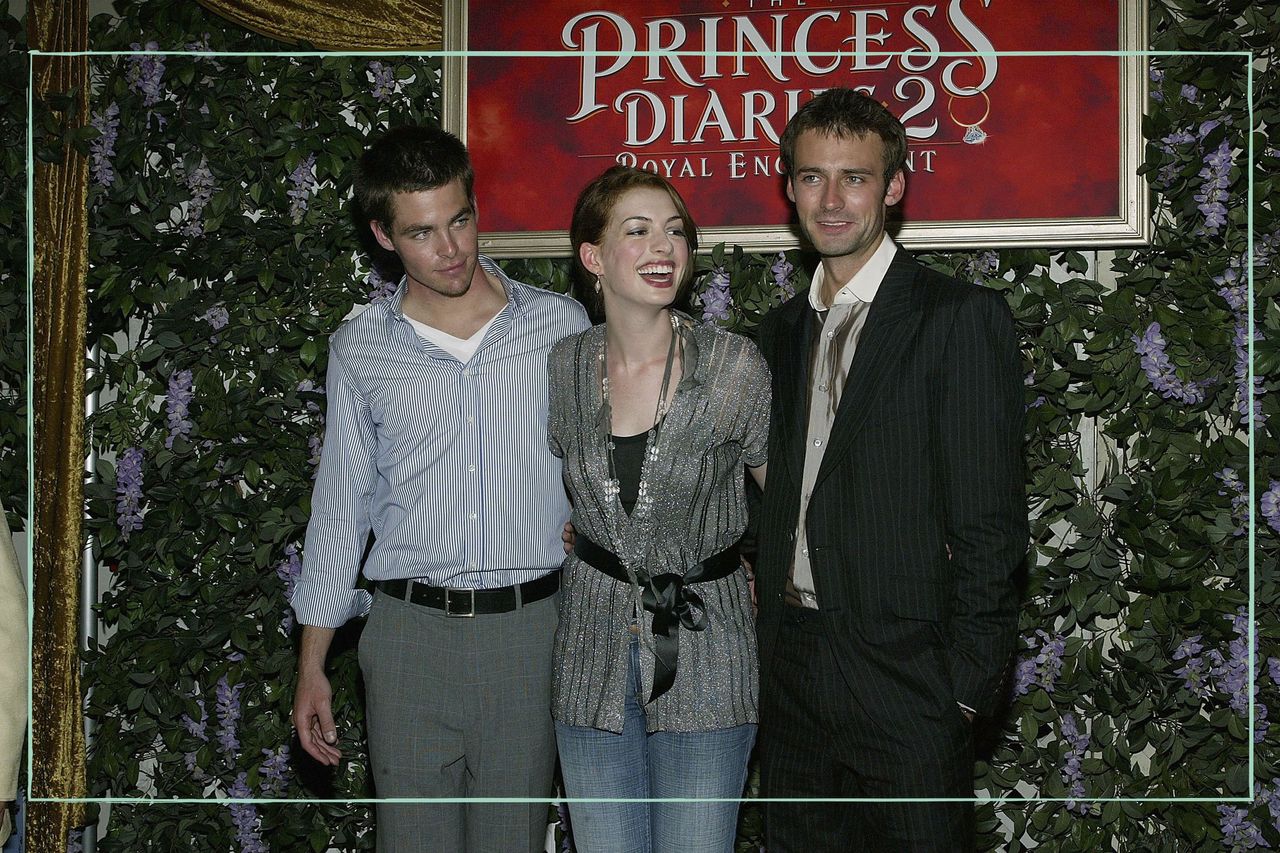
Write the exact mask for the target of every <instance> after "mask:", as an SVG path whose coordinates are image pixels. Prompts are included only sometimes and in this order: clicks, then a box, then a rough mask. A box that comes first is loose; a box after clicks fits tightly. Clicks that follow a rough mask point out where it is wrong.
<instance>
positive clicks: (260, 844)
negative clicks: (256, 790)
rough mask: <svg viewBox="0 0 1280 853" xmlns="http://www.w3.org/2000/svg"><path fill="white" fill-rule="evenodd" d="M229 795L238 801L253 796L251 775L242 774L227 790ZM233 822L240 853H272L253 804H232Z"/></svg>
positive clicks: (230, 807)
mask: <svg viewBox="0 0 1280 853" xmlns="http://www.w3.org/2000/svg"><path fill="white" fill-rule="evenodd" d="M227 793H228V794H230V795H231V796H232V797H233V798H235V799H237V800H247V799H249V798H250V797H252V796H253V791H251V790H250V789H249V774H248V773H243V772H242V773H240V774H239V775H238V776H236V781H235V782H233V783H232V784H231V787H230V788H228V789H227ZM227 808H229V809H230V810H231V822H232V823H234V824H235V825H236V843H237V844H239V845H240V853H270V848H268V847H267V844H266V842H265V841H263V840H262V833H261V831H260V829H259V826H258V810H257V809H256V808H255V807H254V806H253V804H252V803H232V804H230V805H229V806H228V807H227Z"/></svg>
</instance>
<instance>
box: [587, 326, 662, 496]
mask: <svg viewBox="0 0 1280 853" xmlns="http://www.w3.org/2000/svg"><path fill="white" fill-rule="evenodd" d="M670 317H671V343H670V344H669V345H668V346H667V363H666V366H665V367H664V368H663V370H662V387H661V389H660V390H659V391H658V405H657V407H656V408H655V409H654V412H653V426H651V427H649V434H648V436H647V437H646V438H645V460H644V461H645V464H644V469H643V470H642V471H641V473H640V486H639V489H638V491H637V494H636V505H635V508H634V509H633V511H632V515H638V514H639V513H640V510H641V509H642V508H646V509H647V508H648V506H649V504H651V503H652V502H653V498H652V496H651V495H650V494H649V484H648V482H647V480H648V478H647V477H646V476H645V474H646V473H647V472H648V469H649V464H650V463H652V462H654V461H655V460H656V459H657V458H658V434H659V432H660V431H661V430H662V419H663V417H664V416H665V415H666V414H667V390H668V389H669V388H670V387H671V370H672V366H673V365H674V364H675V360H676V339H677V337H678V336H679V325H680V321H679V320H678V319H677V318H676V315H675V312H670ZM600 397H601V400H602V401H603V403H604V405H605V406H606V407H608V411H609V434H608V435H607V436H606V437H605V448H606V450H607V454H608V457H609V479H608V480H607V481H606V482H605V486H604V490H605V496H606V497H607V498H610V499H612V498H616V497H617V496H618V494H619V493H620V492H621V491H622V488H621V485H620V484H619V483H618V469H617V466H616V465H615V464H614V461H613V451H614V449H615V446H614V443H613V407H612V406H611V405H610V403H609V336H608V334H606V335H605V339H604V348H603V349H602V350H601V352H600Z"/></svg>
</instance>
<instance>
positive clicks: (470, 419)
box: [467, 415, 476, 424]
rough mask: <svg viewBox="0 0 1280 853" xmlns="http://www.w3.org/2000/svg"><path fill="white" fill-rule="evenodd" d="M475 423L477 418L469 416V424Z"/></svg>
mask: <svg viewBox="0 0 1280 853" xmlns="http://www.w3.org/2000/svg"><path fill="white" fill-rule="evenodd" d="M475 422H476V419H475V416H473V415H467V423H469V424H473V423H475Z"/></svg>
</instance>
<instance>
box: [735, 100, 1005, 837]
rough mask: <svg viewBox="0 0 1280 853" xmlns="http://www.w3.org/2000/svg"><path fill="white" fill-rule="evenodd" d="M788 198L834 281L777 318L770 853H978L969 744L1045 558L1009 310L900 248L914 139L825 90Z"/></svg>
mask: <svg viewBox="0 0 1280 853" xmlns="http://www.w3.org/2000/svg"><path fill="white" fill-rule="evenodd" d="M781 146H782V160H783V164H784V167H785V169H786V174H787V195H788V196H789V198H791V200H792V201H793V202H794V203H795V206H796V214H797V218H798V220H799V223H800V227H801V230H802V231H803V232H804V235H805V237H806V238H807V239H808V240H809V242H810V243H812V245H813V247H814V248H815V249H816V250H817V253H818V254H819V256H820V258H821V263H820V265H819V267H818V269H817V270H816V271H815V274H814V277H813V283H812V286H811V288H810V289H809V291H808V292H807V293H801V294H798V295H797V296H796V297H795V298H793V299H791V300H790V301H788V302H787V303H786V304H784V305H782V306H781V307H779V308H778V309H777V310H775V311H773V312H771V313H770V314H769V316H768V317H767V318H766V319H765V321H764V324H763V326H762V327H761V331H760V346H761V350H762V351H763V353H764V354H765V358H766V359H767V360H768V362H769V365H770V368H771V369H772V371H773V389H774V391H773V394H774V397H773V401H774V402H773V421H772V431H771V435H770V439H769V483H768V487H767V489H766V490H765V494H764V501H763V507H762V512H761V519H760V534H759V539H760V554H759V557H758V573H757V590H758V593H759V607H760V612H759V617H758V623H757V625H758V631H759V637H760V664H761V687H760V700H761V720H760V749H761V774H762V775H761V782H762V794H763V795H764V796H766V797H780V798H793V797H794V798H818V797H848V798H868V799H871V798H885V799H888V800H890V801H889V802H880V803H865V804H857V805H855V804H816V803H808V804H806V803H770V804H768V806H767V811H766V816H767V817H766V820H767V833H768V849H769V853H787V852H788V851H804V853H813V851H859V850H886V851H889V850H892V851H906V850H910V851H955V850H964V849H966V848H968V847H969V846H970V845H971V843H972V827H971V823H972V813H973V810H972V806H971V805H969V804H967V803H948V802H940V803H914V804H908V803H902V802H893V801H892V800H894V799H898V798H934V797H936V798H945V797H958V798H970V797H972V796H973V784H972V780H973V758H972V735H971V731H970V725H971V722H972V720H973V717H974V715H975V714H983V713H989V712H990V711H991V710H993V708H994V706H995V703H996V696H997V693H998V690H999V687H1000V684H1001V680H1002V677H1003V672H1004V669H1005V664H1006V661H1007V659H1008V658H1009V655H1010V653H1011V651H1012V648H1013V643H1014V637H1015V629H1016V615H1017V598H1016V593H1015V589H1014V584H1013V581H1012V575H1013V573H1014V571H1015V569H1016V568H1017V566H1018V565H1019V563H1020V562H1021V560H1022V557H1023V556H1024V553H1025V551H1026V546H1027V537H1028V532H1027V510H1026V499H1025V493H1024V485H1023V464H1022V450H1021V448H1022V438H1023V411H1024V410H1023V388H1022V381H1021V370H1020V366H1019V358H1018V348H1017V342H1016V340H1015V336H1014V330H1013V323H1012V318H1011V316H1010V312H1009V309H1008V307H1007V305H1006V304H1005V302H1004V300H1003V299H1002V298H1001V296H1000V295H999V294H998V293H996V292H994V291H990V290H986V289H984V288H981V287H976V286H973V285H968V284H962V283H960V282H958V281H955V280H954V279H950V278H947V277H945V276H942V275H940V274H938V273H935V272H932V271H930V270H928V269H926V268H924V267H923V266H921V265H920V264H918V263H916V261H915V260H914V259H912V258H911V257H910V255H908V254H907V253H906V252H903V251H900V250H898V249H897V247H896V246H895V244H894V242H893V241H892V240H891V239H890V238H889V237H888V235H887V234H886V233H885V218H886V212H887V209H888V208H889V207H890V206H892V205H894V204H896V203H897V202H898V201H899V200H900V199H901V198H902V195H903V193H904V191H905V188H906V183H905V175H904V171H903V167H904V162H905V157H906V135H905V132H904V130H903V128H902V125H901V123H900V122H899V121H898V120H897V119H896V118H895V117H894V116H893V115H892V114H891V113H889V111H888V110H886V109H885V108H884V107H883V106H881V105H880V104H879V103H878V102H876V101H875V100H873V99H872V98H870V97H867V96H865V95H863V94H861V93H858V92H855V91H852V90H849V89H833V90H828V91H826V92H824V93H822V94H821V95H819V96H817V97H816V98H814V99H813V100H812V101H811V102H809V103H808V104H806V105H805V106H803V107H802V108H801V109H800V110H799V111H798V112H797V113H796V114H795V116H794V117H793V118H792V119H791V121H790V122H789V123H788V125H787V128H786V130H785V131H784V133H783V136H782V140H781Z"/></svg>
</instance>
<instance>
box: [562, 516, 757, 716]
mask: <svg viewBox="0 0 1280 853" xmlns="http://www.w3.org/2000/svg"><path fill="white" fill-rule="evenodd" d="M573 553H574V554H576V555H577V556H578V558H579V559H581V560H582V561H583V562H584V563H587V564H588V565H590V566H591V567H593V568H595V569H598V570H599V571H602V572H604V573H605V574H606V575H608V576H609V577H611V578H613V579H614V580H620V581H622V582H623V583H630V582H631V578H630V576H628V575H627V569H626V566H624V565H622V561H621V560H620V559H618V555H617V554H615V553H613V552H612V551H609V550H607V549H606V548H603V547H601V546H599V545H597V544H596V543H594V542H592V541H591V540H590V539H588V538H587V537H585V536H583V535H582V534H581V533H579V534H578V536H577V539H576V540H575V541H574V543H573ZM739 566H741V561H740V560H739V559H738V546H737V545H733V546H731V547H729V548H726V549H724V550H723V551H721V552H720V553H719V554H713V555H712V556H710V557H708V558H707V559H705V560H703V561H702V562H701V563H698V565H696V566H693V567H691V568H690V569H689V570H688V571H687V572H685V573H684V574H683V575H678V574H676V573H675V572H663V573H662V574H660V575H654V576H653V577H650V578H648V579H646V578H643V577H641V578H639V580H640V581H641V583H643V584H644V592H643V593H642V594H641V596H640V604H641V605H642V606H643V607H644V609H645V610H648V611H649V612H650V613H652V614H653V657H654V660H653V692H652V693H651V694H650V695H649V701H650V702H652V701H653V700H655V699H657V698H658V697H659V696H661V695H662V694H663V693H666V692H667V691H668V690H670V689H671V685H673V684H675V682H676V664H677V663H678V662H679V657H680V633H679V632H680V626H681V625H683V626H684V627H685V628H687V629H689V630H690V631H701V630H703V629H705V628H706V627H707V608H706V605H705V604H704V603H703V601H702V596H700V595H698V593H696V592H694V591H693V590H692V589H690V588H689V586H688V585H689V584H693V583H701V582H704V581H714V580H719V579H720V578H724V577H728V576H729V575H731V574H733V573H734V572H736V571H737V570H738V568H739Z"/></svg>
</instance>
